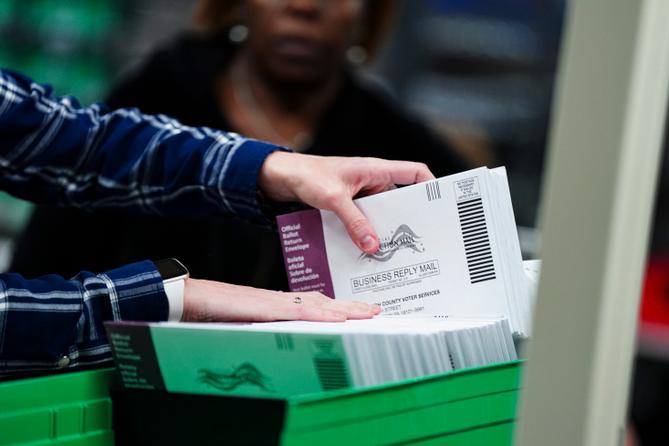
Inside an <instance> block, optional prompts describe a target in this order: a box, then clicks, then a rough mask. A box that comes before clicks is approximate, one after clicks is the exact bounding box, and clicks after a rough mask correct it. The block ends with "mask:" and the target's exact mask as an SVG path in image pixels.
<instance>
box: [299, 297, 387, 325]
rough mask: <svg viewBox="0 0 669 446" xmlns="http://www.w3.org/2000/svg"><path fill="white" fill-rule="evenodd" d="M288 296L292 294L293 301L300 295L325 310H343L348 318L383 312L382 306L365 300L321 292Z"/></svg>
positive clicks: (303, 299) (366, 317)
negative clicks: (354, 299) (328, 295)
mask: <svg viewBox="0 0 669 446" xmlns="http://www.w3.org/2000/svg"><path fill="white" fill-rule="evenodd" d="M286 295H287V296H292V299H293V303H294V300H295V298H296V297H299V298H300V299H301V300H302V301H303V302H305V303H307V304H309V305H313V306H316V307H320V308H322V309H325V310H331V311H336V312H343V313H345V314H346V317H347V319H369V318H371V317H373V316H376V315H377V314H379V313H380V312H381V307H379V306H378V305H370V304H367V303H364V302H358V301H353V300H343V299H331V298H329V297H327V296H325V295H323V294H321V293H316V292H311V293H286Z"/></svg>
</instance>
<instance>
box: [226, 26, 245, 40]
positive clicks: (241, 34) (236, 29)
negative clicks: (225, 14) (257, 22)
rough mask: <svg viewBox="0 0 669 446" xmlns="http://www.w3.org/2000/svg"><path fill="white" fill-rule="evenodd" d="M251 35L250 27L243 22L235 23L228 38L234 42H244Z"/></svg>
mask: <svg viewBox="0 0 669 446" xmlns="http://www.w3.org/2000/svg"><path fill="white" fill-rule="evenodd" d="M248 36H249V27H248V26H246V25H242V24H237V25H234V26H233V27H232V28H230V30H229V31H228V39H230V41H231V42H234V43H242V42H243V41H245V40H246V38H247V37H248Z"/></svg>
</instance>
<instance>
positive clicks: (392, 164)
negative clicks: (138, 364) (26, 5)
mask: <svg viewBox="0 0 669 446" xmlns="http://www.w3.org/2000/svg"><path fill="white" fill-rule="evenodd" d="M433 178H434V176H433V175H432V174H431V173H430V171H429V170H428V169H427V167H426V166H425V165H421V164H418V163H411V162H401V161H386V160H380V159H371V158H341V157H319V156H313V155H302V154H295V153H288V152H285V151H284V149H283V148H282V147H280V146H276V145H272V144H268V143H264V142H260V141H257V140H252V139H247V138H244V137H241V136H239V135H237V134H232V133H226V132H221V131H217V130H213V129H210V128H195V127H186V126H184V125H182V124H181V123H179V122H177V121H175V120H173V119H171V118H168V117H166V116H148V115H142V114H141V113H139V112H138V111H137V110H136V109H132V110H127V109H120V110H116V111H113V112H109V111H108V110H106V109H105V108H104V107H103V106H100V105H93V106H90V107H81V106H79V104H78V103H77V102H76V100H74V99H73V98H58V97H54V96H53V95H52V94H51V90H50V88H48V87H44V86H42V85H39V84H35V83H33V82H32V81H31V80H30V79H28V78H26V77H25V76H23V75H20V74H18V73H14V72H10V71H6V70H2V69H0V190H3V191H6V192H8V193H11V194H13V195H15V196H17V197H19V198H23V199H27V200H32V201H36V202H42V203H54V204H58V205H61V206H71V207H77V208H85V209H107V210H114V211H116V212H136V213H146V214H154V215H182V214H191V215H195V216H200V217H206V216H212V215H219V216H230V215H233V216H238V217H241V218H245V219H246V220H249V221H254V222H257V223H259V224H266V223H267V217H268V214H267V211H268V210H269V209H271V206H272V204H273V203H274V202H286V201H301V202H304V203H306V204H308V205H311V206H314V207H316V208H322V209H329V210H331V211H333V212H335V214H336V215H338V216H339V217H340V219H341V220H342V222H343V223H344V226H345V227H346V228H347V230H348V231H349V235H350V236H351V239H352V240H353V242H354V243H355V244H356V246H358V247H359V248H360V249H361V250H362V251H364V252H367V253H373V252H375V251H376V250H377V249H378V247H379V239H378V236H377V235H376V233H375V232H374V229H373V228H372V226H371V224H370V223H369V221H368V220H367V219H366V218H365V216H364V215H363V214H362V212H361V211H360V210H359V209H358V208H357V207H356V206H355V204H354V203H353V201H352V198H353V197H354V196H356V195H359V194H363V195H364V194H371V193H376V192H381V191H384V190H388V189H389V188H393V187H395V185H399V184H411V183H414V182H417V181H421V180H429V179H433ZM116 230H118V228H112V229H110V232H108V233H105V232H101V233H98V234H95V236H92V237H90V238H87V239H85V240H84V242H85V243H81V244H77V243H73V244H72V246H68V247H66V248H65V250H64V251H63V252H60V253H56V257H57V256H58V255H63V256H64V255H66V254H68V253H70V254H71V253H73V251H75V250H81V252H86V251H89V252H90V251H98V250H99V249H100V248H99V245H101V244H102V241H104V240H105V239H106V238H108V237H113V236H114V234H115V231H116ZM164 236H165V238H164V239H163V240H162V243H163V244H164V245H165V246H168V247H169V246H170V245H171V244H172V242H173V239H172V238H171V236H170V234H164ZM183 242H184V243H188V240H183ZM48 248H49V249H53V247H52V246H48ZM168 250H169V248H168ZM229 254H230V255H234V253H229ZM168 262H169V264H171V265H172V266H174V263H177V262H175V261H174V260H168ZM159 264H160V265H163V264H164V263H162V262H158V263H154V262H151V261H149V260H146V259H141V261H137V262H134V263H131V264H127V265H125V266H121V267H119V265H115V268H113V269H111V268H110V269H108V270H105V272H104V273H100V274H94V273H90V272H87V271H82V272H80V273H79V274H77V275H76V276H75V277H73V278H72V279H70V280H66V279H64V278H63V277H60V276H57V275H54V274H51V275H47V276H42V277H40V278H37V279H33V280H29V279H26V278H24V277H22V276H21V275H19V274H16V273H3V274H0V378H2V377H7V376H17V375H20V376H23V375H25V374H27V373H35V372H45V371H53V370H67V369H71V368H75V367H81V366H93V365H99V364H105V363H108V362H109V361H110V360H111V351H110V347H109V343H108V342H107V338H106V336H105V331H104V327H103V322H104V321H107V320H144V321H161V320H174V321H180V320H185V321H272V320H290V319H304V320H314V321H343V320H346V319H347V318H356V319H362V318H370V317H372V316H373V315H375V314H378V313H379V311H380V308H379V307H378V306H377V305H368V304H366V303H361V302H352V301H341V300H334V299H330V298H327V297H325V296H323V295H322V294H320V293H316V292H307V293H282V292H276V291H268V290H260V289H255V288H251V287H243V286H234V285H230V284H225V283H220V282H214V281H207V280H200V279H193V278H190V277H188V272H187V271H186V270H185V269H184V268H183V266H182V265H180V264H178V263H177V266H178V267H179V268H178V271H179V273H178V274H177V276H176V277H175V276H174V275H172V274H173V273H172V272H171V270H170V269H168V268H162V269H161V267H160V266H158V265H159ZM172 280H174V282H172ZM168 283H169V286H168ZM173 283H177V284H178V286H177V287H174V286H173Z"/></svg>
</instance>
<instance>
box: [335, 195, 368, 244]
mask: <svg viewBox="0 0 669 446" xmlns="http://www.w3.org/2000/svg"><path fill="white" fill-rule="evenodd" d="M332 211H333V212H334V213H335V214H336V215H337V217H339V219H340V220H341V221H342V223H344V226H345V227H346V231H347V232H348V235H349V236H350V237H351V240H353V243H355V245H356V246H357V247H358V248H360V250H361V251H364V252H366V253H368V254H373V253H375V252H376V251H378V249H379V237H378V235H376V231H374V228H372V224H371V223H370V222H369V220H367V217H365V215H364V214H363V213H362V212H361V211H360V209H358V207H357V206H356V205H355V204H354V203H353V201H352V200H350V199H346V200H340V201H339V202H338V203H337V205H336V206H335V207H334V208H333V209H332Z"/></svg>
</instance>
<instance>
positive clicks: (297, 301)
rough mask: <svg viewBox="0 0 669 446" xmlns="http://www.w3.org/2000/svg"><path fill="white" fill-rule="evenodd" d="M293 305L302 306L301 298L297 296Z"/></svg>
mask: <svg viewBox="0 0 669 446" xmlns="http://www.w3.org/2000/svg"><path fill="white" fill-rule="evenodd" d="M293 303H294V304H298V305H299V304H301V303H302V298H301V297H300V296H295V298H294V299H293Z"/></svg>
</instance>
